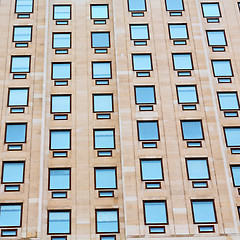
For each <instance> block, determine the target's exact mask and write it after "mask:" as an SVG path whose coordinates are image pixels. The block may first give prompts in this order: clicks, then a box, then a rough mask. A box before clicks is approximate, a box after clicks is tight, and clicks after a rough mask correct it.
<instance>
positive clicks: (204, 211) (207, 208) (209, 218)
mask: <svg viewBox="0 0 240 240" xmlns="http://www.w3.org/2000/svg"><path fill="white" fill-rule="evenodd" d="M191 202H192V211H193V220H194V223H195V224H198V223H216V222H217V219H216V216H215V207H214V201H213V200H192V201H191Z"/></svg>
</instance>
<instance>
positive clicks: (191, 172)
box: [186, 159, 209, 180]
mask: <svg viewBox="0 0 240 240" xmlns="http://www.w3.org/2000/svg"><path fill="white" fill-rule="evenodd" d="M186 161H187V171H188V178H189V180H202V179H209V171H208V163H207V159H187V160H186Z"/></svg>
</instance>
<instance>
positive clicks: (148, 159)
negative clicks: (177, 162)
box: [139, 158, 164, 182]
mask: <svg viewBox="0 0 240 240" xmlns="http://www.w3.org/2000/svg"><path fill="white" fill-rule="evenodd" d="M139 160H140V175H141V181H143V182H152V181H164V171H163V160H162V158H140V159H139ZM142 161H160V164H161V172H162V179H160V178H159V179H149V180H145V179H143V168H142Z"/></svg>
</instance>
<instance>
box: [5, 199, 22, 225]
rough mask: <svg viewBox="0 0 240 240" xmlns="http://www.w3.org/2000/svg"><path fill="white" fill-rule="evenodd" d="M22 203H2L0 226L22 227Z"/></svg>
mask: <svg viewBox="0 0 240 240" xmlns="http://www.w3.org/2000/svg"><path fill="white" fill-rule="evenodd" d="M21 223H22V204H18V203H12V204H5V203H4V204H3V203H1V204H0V227H21Z"/></svg>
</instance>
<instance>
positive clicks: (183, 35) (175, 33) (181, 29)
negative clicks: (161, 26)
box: [168, 24, 188, 39]
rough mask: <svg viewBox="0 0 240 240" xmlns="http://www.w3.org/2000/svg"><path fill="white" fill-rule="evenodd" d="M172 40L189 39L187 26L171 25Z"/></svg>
mask: <svg viewBox="0 0 240 240" xmlns="http://www.w3.org/2000/svg"><path fill="white" fill-rule="evenodd" d="M168 26H169V32H170V39H188V32H187V24H169V25H168Z"/></svg>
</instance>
